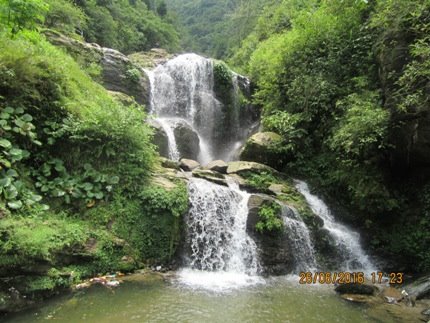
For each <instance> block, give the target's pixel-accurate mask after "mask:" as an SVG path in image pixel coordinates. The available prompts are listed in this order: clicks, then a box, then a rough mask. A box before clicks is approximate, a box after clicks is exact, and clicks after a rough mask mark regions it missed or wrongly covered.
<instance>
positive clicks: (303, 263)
mask: <svg viewBox="0 0 430 323" xmlns="http://www.w3.org/2000/svg"><path fill="white" fill-rule="evenodd" d="M282 219H283V222H284V225H285V227H286V231H287V235H288V239H289V241H290V246H291V250H292V251H293V252H294V260H295V262H296V264H295V271H296V273H299V272H304V271H314V270H316V268H317V261H316V259H315V252H314V246H313V245H312V240H311V235H310V232H309V229H308V227H307V226H306V224H305V223H304V222H303V220H302V218H301V217H300V214H299V213H298V212H297V211H296V210H295V209H293V208H291V207H288V206H286V205H283V206H282Z"/></svg>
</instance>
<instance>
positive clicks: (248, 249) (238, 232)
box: [180, 178, 260, 289]
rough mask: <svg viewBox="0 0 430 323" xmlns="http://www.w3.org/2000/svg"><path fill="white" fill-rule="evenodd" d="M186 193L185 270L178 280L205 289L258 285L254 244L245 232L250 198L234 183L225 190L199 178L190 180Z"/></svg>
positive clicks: (230, 182)
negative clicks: (187, 206) (188, 201)
mask: <svg viewBox="0 0 430 323" xmlns="http://www.w3.org/2000/svg"><path fill="white" fill-rule="evenodd" d="M188 191H189V196H190V203H191V208H190V210H189V212H188V215H187V217H186V219H185V222H186V224H187V241H186V246H187V248H188V252H187V254H186V258H187V259H186V264H187V265H186V267H187V269H185V270H182V271H181V272H180V277H181V281H182V282H183V283H185V284H188V285H192V286H200V287H203V288H206V289H226V288H227V289H228V288H236V287H241V286H244V285H248V284H254V283H257V282H259V281H260V279H259V277H257V272H258V256H257V248H256V244H255V242H254V241H253V240H252V239H251V237H249V235H248V234H247V232H246V220H247V217H248V205H247V204H248V199H249V196H250V195H249V194H248V193H246V192H244V191H241V190H240V189H239V187H238V185H237V184H236V183H234V182H233V181H229V183H228V187H226V186H222V185H217V184H214V183H211V182H208V181H206V180H203V179H198V178H192V179H190V181H189V184H188Z"/></svg>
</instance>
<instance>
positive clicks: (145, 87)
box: [45, 31, 150, 106]
mask: <svg viewBox="0 0 430 323" xmlns="http://www.w3.org/2000/svg"><path fill="white" fill-rule="evenodd" d="M45 35H46V37H47V39H48V40H49V41H50V42H51V43H52V44H54V45H56V46H59V47H61V48H64V49H65V50H66V51H67V52H68V53H69V54H70V55H71V56H72V57H74V58H75V59H76V60H77V61H78V62H79V63H80V64H81V65H83V66H84V67H89V66H91V65H92V64H95V65H96V66H97V65H98V66H100V67H101V75H100V78H99V79H97V80H98V81H99V82H100V83H101V84H102V85H103V86H104V87H105V88H106V89H108V90H110V91H115V92H121V93H124V94H127V95H128V96H131V97H133V98H134V99H135V100H136V102H137V103H139V104H142V105H146V106H148V103H149V92H150V88H149V80H148V77H147V76H146V74H145V73H144V71H143V70H142V68H141V67H139V66H138V65H136V64H134V63H133V62H132V61H131V60H130V59H129V58H128V57H127V56H125V55H124V54H122V53H120V52H119V51H117V50H114V49H110V48H104V47H100V46H99V45H97V44H89V43H85V42H81V41H78V40H76V39H71V38H68V37H66V36H64V35H62V34H59V33H57V32H52V31H47V32H45Z"/></svg>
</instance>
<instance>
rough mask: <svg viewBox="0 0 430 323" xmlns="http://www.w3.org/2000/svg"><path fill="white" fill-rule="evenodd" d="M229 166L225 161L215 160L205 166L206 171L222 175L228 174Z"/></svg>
mask: <svg viewBox="0 0 430 323" xmlns="http://www.w3.org/2000/svg"><path fill="white" fill-rule="evenodd" d="M227 168H228V165H227V163H226V162H225V161H223V160H214V161H211V162H210V163H209V164H207V165H206V166H205V169H207V170H211V171H214V172H218V173H221V174H225V173H227Z"/></svg>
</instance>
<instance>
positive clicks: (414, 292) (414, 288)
mask: <svg viewBox="0 0 430 323" xmlns="http://www.w3.org/2000/svg"><path fill="white" fill-rule="evenodd" d="M404 290H406V292H407V293H408V294H409V295H411V296H414V297H416V299H422V298H429V297H430V276H425V277H421V278H419V279H417V280H416V281H414V282H413V283H411V284H409V285H406V286H405V287H404Z"/></svg>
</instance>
